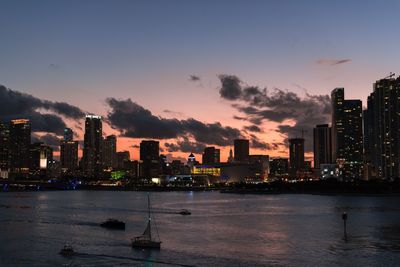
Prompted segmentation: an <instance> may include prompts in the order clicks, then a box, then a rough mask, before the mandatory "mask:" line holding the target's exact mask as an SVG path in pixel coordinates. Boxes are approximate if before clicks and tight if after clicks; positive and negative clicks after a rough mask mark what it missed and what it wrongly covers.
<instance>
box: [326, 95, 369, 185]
mask: <svg viewBox="0 0 400 267" xmlns="http://www.w3.org/2000/svg"><path fill="white" fill-rule="evenodd" d="M331 99H332V160H333V162H336V163H339V162H340V166H341V170H340V175H341V177H342V178H343V179H346V180H348V179H350V180H351V179H359V178H361V177H362V175H363V130H362V103H361V100H345V99H344V89H343V88H336V89H335V90H333V91H332V94H331Z"/></svg>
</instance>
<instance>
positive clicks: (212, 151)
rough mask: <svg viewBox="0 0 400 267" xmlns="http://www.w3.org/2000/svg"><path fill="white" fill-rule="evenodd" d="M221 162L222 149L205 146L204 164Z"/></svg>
mask: <svg viewBox="0 0 400 267" xmlns="http://www.w3.org/2000/svg"><path fill="white" fill-rule="evenodd" d="M219 162H220V150H219V149H216V148H215V147H213V146H211V147H206V148H204V153H203V164H214V163H219Z"/></svg>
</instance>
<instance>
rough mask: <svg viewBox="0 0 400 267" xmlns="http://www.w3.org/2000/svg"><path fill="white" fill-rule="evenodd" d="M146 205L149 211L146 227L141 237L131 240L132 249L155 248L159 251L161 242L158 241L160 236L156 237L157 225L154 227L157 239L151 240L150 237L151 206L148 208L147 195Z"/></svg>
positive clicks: (148, 197)
mask: <svg viewBox="0 0 400 267" xmlns="http://www.w3.org/2000/svg"><path fill="white" fill-rule="evenodd" d="M147 205H148V209H149V213H148V214H149V219H148V222H147V227H146V229H145V230H144V232H143V234H142V235H141V236H137V237H135V238H133V239H132V247H134V248H155V249H160V248H161V241H160V236H159V235H158V230H157V225H156V224H155V221H154V225H155V228H156V233H157V238H158V239H153V237H152V235H151V206H150V196H149V194H147Z"/></svg>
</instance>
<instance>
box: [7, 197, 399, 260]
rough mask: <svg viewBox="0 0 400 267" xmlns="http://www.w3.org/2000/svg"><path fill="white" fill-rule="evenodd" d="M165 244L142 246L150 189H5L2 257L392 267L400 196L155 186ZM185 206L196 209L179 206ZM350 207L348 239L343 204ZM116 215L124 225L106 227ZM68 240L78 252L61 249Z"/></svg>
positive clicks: (154, 199)
mask: <svg viewBox="0 0 400 267" xmlns="http://www.w3.org/2000/svg"><path fill="white" fill-rule="evenodd" d="M151 199H152V205H153V208H154V210H155V214H154V215H155V218H156V221H157V222H158V230H159V233H160V237H161V239H162V241H163V244H162V249H161V250H160V251H150V252H149V251H143V250H134V249H132V248H131V247H130V238H131V237H133V236H136V235H139V234H141V233H142V231H143V230H144V227H145V224H146V193H145V192H96V191H65V192H23V193H0V231H1V232H0V233H1V234H0V265H1V266H177V265H178V266H179V265H190V266H288V265H291V266H349V265H352V266H384V265H386V266H393V265H396V263H397V264H399V262H400V253H399V252H400V197H343V196H313V195H271V196H262V195H234V194H220V193H218V192H160V193H151ZM182 208H186V209H189V210H191V211H192V215H190V216H182V215H179V214H175V212H177V211H179V210H180V209H182ZM344 210H346V211H347V212H348V214H349V220H348V233H349V240H348V242H345V241H344V240H343V239H342V238H343V224H342V220H341V213H342V211H344ZM109 217H113V218H118V219H121V220H123V221H125V222H126V223H127V225H126V227H127V229H126V231H110V230H107V229H103V228H101V227H99V226H98V223H100V222H102V221H103V220H105V219H107V218H109ZM65 243H70V244H72V245H73V246H74V248H75V250H76V252H78V253H79V254H78V255H76V256H73V257H72V258H64V257H62V256H60V255H58V252H59V250H60V249H61V248H62V247H63V245H64V244H65Z"/></svg>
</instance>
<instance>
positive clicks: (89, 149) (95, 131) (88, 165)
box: [83, 115, 102, 177]
mask: <svg viewBox="0 0 400 267" xmlns="http://www.w3.org/2000/svg"><path fill="white" fill-rule="evenodd" d="M83 142H84V144H83V166H84V171H85V173H86V175H87V176H88V177H94V176H95V175H97V174H99V173H100V170H101V166H102V164H101V155H102V153H101V143H102V122H101V117H100V116H95V115H86V120H85V136H84V140H83Z"/></svg>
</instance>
